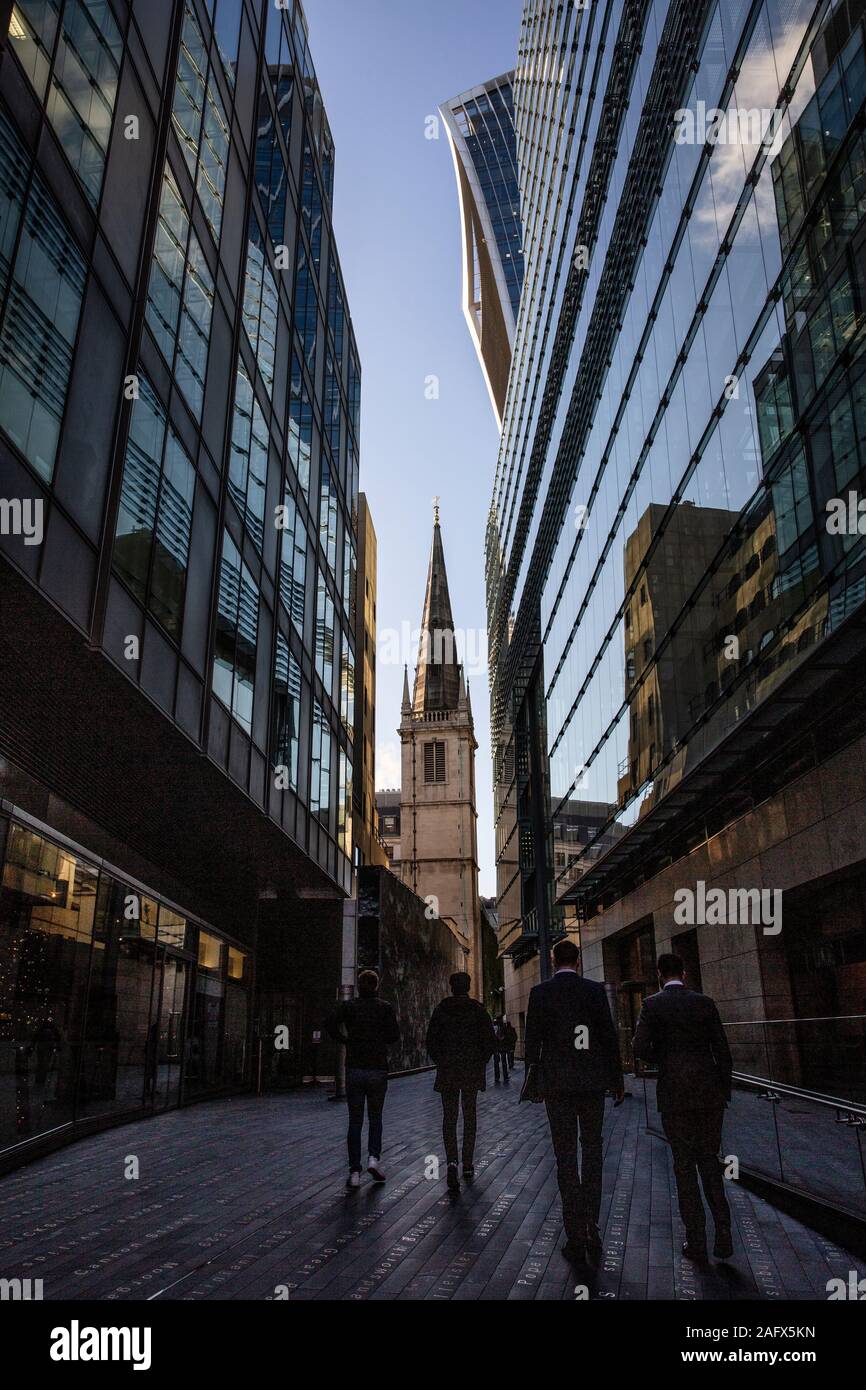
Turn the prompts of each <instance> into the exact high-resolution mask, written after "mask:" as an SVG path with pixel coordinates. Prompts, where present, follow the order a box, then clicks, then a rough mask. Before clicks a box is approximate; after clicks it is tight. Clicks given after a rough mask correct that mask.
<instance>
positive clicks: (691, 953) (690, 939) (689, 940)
mask: <svg viewBox="0 0 866 1390" xmlns="http://www.w3.org/2000/svg"><path fill="white" fill-rule="evenodd" d="M671 950H672V951H673V953H674V955H676V956H680V957H681V958H682V962H683V965H684V966H685V967H686V974H685V982H686V984H687V985H688V987H689V989H696V990H697V991H698V994H702V993H703V988H702V986H701V955H700V951H699V950H698V929H697V927H692V929H691V931H684V932H681V933H680V935H679V936H675V937H674V938H673V940H672V941H671Z"/></svg>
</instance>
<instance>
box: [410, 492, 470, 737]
mask: <svg viewBox="0 0 866 1390" xmlns="http://www.w3.org/2000/svg"><path fill="white" fill-rule="evenodd" d="M433 514H434V522H433V547H432V550H431V552H430V567H429V570H428V572H427V593H426V595H425V598H424V616H423V617H422V619H421V643H420V650H419V653H418V667H417V670H416V671H415V693H414V699H413V701H412V707H413V709H414V712H415V714H430V713H432V712H434V711H437V710H456V709H457V706H458V703H459V699H460V669H459V667H458V664H457V649H456V641H455V637H454V619H453V617H452V614H451V598H450V595H449V593H448V575H447V574H446V571H445V552H444V550H443V548H442V531H441V528H440V525H439V499H438V498H437V499H436V501H435V502H434V513H433Z"/></svg>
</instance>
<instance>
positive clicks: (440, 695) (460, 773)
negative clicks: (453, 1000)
mask: <svg viewBox="0 0 866 1390" xmlns="http://www.w3.org/2000/svg"><path fill="white" fill-rule="evenodd" d="M399 734H400V745H401V764H400V765H401V782H402V785H401V788H400V792H401V795H400V812H399V831H400V852H399V855H400V857H399V860H397V859H396V856H395V858H394V860H393V868H394V870H395V872H398V873H399V876H400V878H402V880H403V882H404V883H405V884H407V885H408V887H409V888H411V889H412V891H413V892H414V893H417V894H418V896H419V897H421V898H432V899H435V902H434V903H431V904H430V906H431V908H433V909H434V910H435V911H436V912H437V913H438V915H439V917H441V918H442V919H443V920H446V921H448V922H449V923H450V924H452V926H453V929H455V932H456V935H457V937H458V941H459V942H460V944H461V945H463V946H464V948H465V949H466V950H468V959H467V964H466V969H467V970H468V971H469V973H470V974H471V975H472V992H473V994H475V996H476V997H477V998H479V999H483V998H484V980H483V951H482V932H481V906H480V897H479V889H478V832H477V821H478V813H477V811H476V801H475V752H476V749H477V747H478V744H477V743H476V741H475V722H474V720H473V717H472V702H471V700H470V696H469V690H468V688H467V685H466V681H465V680H464V675H463V667H462V666H461V665H460V664H459V663H458V660H457V651H456V642H455V634H454V619H453V616H452V612H451V598H450V595H449V592H448V575H447V573H446V570H445V552H444V549H443V546H442V531H441V528H440V526H439V515H438V507H437V515H436V522H435V525H434V527H433V547H432V550H431V552H430V568H429V571H428V574H427V592H426V596H425V599H424V614H423V617H422V619H421V641H420V650H419V654H418V665H417V668H416V670H415V682H414V689H413V693H412V695H411V696H410V694H409V674H408V671H407V672H406V675H405V678H404V685H403V707H402V712H401V719H400V728H399ZM389 819H390V818H389Z"/></svg>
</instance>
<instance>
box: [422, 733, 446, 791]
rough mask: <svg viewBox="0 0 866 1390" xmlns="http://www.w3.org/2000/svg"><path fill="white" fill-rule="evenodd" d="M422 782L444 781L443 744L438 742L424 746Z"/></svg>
mask: <svg viewBox="0 0 866 1390" xmlns="http://www.w3.org/2000/svg"><path fill="white" fill-rule="evenodd" d="M424 781H425V782H444V781H445V744H444V743H440V742H438V741H437V742H434V743H425V744H424Z"/></svg>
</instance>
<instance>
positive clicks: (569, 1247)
mask: <svg viewBox="0 0 866 1390" xmlns="http://www.w3.org/2000/svg"><path fill="white" fill-rule="evenodd" d="M560 1253H561V1255H562V1256H563V1258H564V1259H566V1260H568V1263H569V1264H570V1265H585V1264H586V1246H585V1245H579V1244H578V1243H577V1241H574V1240H567V1241H566V1242H565V1244H564V1245H563V1247H562V1249H561V1251H560Z"/></svg>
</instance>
